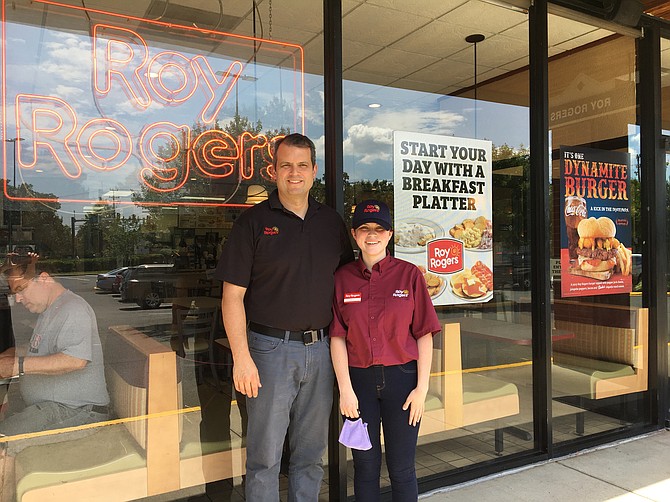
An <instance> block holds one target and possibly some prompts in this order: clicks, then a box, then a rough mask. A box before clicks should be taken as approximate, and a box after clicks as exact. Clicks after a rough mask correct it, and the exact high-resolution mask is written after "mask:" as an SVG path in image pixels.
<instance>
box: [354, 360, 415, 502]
mask: <svg viewBox="0 0 670 502" xmlns="http://www.w3.org/2000/svg"><path fill="white" fill-rule="evenodd" d="M416 371H417V370H416V361H410V362H408V363H405V364H402V365H398V366H371V367H369V368H351V367H350V368H349V374H350V375H351V382H352V385H353V388H354V392H355V393H356V397H357V398H358V407H359V409H360V414H361V417H363V421H364V422H367V424H368V432H369V433H370V441H371V442H372V449H370V450H367V451H361V450H352V454H353V456H354V494H355V495H356V500H364V501H365V502H375V501H378V500H379V479H380V472H381V463H382V448H381V439H380V429H381V427H380V425H381V424H383V427H384V447H385V450H386V467H387V468H388V471H389V477H390V478H391V491H392V494H393V501H394V502H416V500H417V498H418V486H417V482H416V470H415V458H416V442H417V439H418V437H419V426H418V425H417V426H416V427H413V426H411V425H409V409H408V410H406V411H403V409H402V405H403V404H405V400H406V399H407V396H408V395H409V393H410V392H411V391H412V390H414V388H415V387H416V383H417V374H416Z"/></svg>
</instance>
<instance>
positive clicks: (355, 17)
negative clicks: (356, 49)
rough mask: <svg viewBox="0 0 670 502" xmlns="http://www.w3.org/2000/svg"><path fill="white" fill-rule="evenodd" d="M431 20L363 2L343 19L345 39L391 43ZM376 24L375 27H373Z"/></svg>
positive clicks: (382, 43)
mask: <svg viewBox="0 0 670 502" xmlns="http://www.w3.org/2000/svg"><path fill="white" fill-rule="evenodd" d="M429 21H430V19H429V18H427V17H423V16H418V15H416V14H411V13H400V12H398V11H392V10H389V9H384V8H381V7H377V6H374V5H368V4H363V5H361V6H360V7H359V8H357V9H355V10H354V11H352V12H351V13H349V14H347V15H346V16H344V19H343V20H342V33H343V37H344V38H345V39H349V40H356V41H359V42H366V43H370V44H373V45H384V46H386V45H390V44H392V43H393V42H395V41H396V40H398V39H400V38H402V37H404V36H405V35H407V34H409V33H412V32H414V31H415V30H417V29H419V28H420V27H421V26H424V25H425V24H427V23H428V22H429ZM372 26H374V29H371V27H372Z"/></svg>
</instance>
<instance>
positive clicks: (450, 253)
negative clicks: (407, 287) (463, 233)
mask: <svg viewBox="0 0 670 502" xmlns="http://www.w3.org/2000/svg"><path fill="white" fill-rule="evenodd" d="M427 248H428V249H427V251H428V267H427V268H428V270H429V271H431V272H435V273H436V274H453V273H454V272H460V271H461V270H463V243H462V242H461V241H457V240H455V239H436V240H433V241H430V242H429V243H428V246H427Z"/></svg>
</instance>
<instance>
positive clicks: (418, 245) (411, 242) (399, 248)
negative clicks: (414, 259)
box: [393, 218, 444, 253]
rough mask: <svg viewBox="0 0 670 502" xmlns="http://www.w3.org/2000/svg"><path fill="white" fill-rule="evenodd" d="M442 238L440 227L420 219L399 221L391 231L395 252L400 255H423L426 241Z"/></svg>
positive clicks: (442, 232)
mask: <svg viewBox="0 0 670 502" xmlns="http://www.w3.org/2000/svg"><path fill="white" fill-rule="evenodd" d="M443 236H444V230H443V229H442V227H440V225H438V224H437V223H435V222H434V221H430V220H425V219H422V218H411V219H406V220H400V221H399V222H398V223H397V224H396V227H395V228H394V229H393V242H394V244H395V250H396V252H400V253H423V252H424V251H425V250H426V244H428V241H430V240H432V239H436V238H438V237H443Z"/></svg>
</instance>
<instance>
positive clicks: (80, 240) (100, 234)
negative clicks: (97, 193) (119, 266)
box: [76, 202, 142, 264]
mask: <svg viewBox="0 0 670 502" xmlns="http://www.w3.org/2000/svg"><path fill="white" fill-rule="evenodd" d="M141 229H142V220H141V219H139V218H137V217H136V216H135V215H131V216H130V217H129V218H125V217H122V216H121V215H120V214H119V213H117V212H116V210H115V208H114V207H113V206H110V205H108V204H105V203H102V202H97V203H95V204H94V205H93V210H92V211H91V213H89V214H86V215H85V217H84V222H83V223H82V224H81V225H80V226H79V228H78V230H77V236H76V246H77V248H76V249H77V250H78V251H77V256H80V257H84V258H91V257H93V256H105V257H112V258H122V259H123V263H124V264H128V263H130V257H131V256H132V255H134V254H135V248H136V247H137V244H138V243H139V241H140V238H141Z"/></svg>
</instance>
